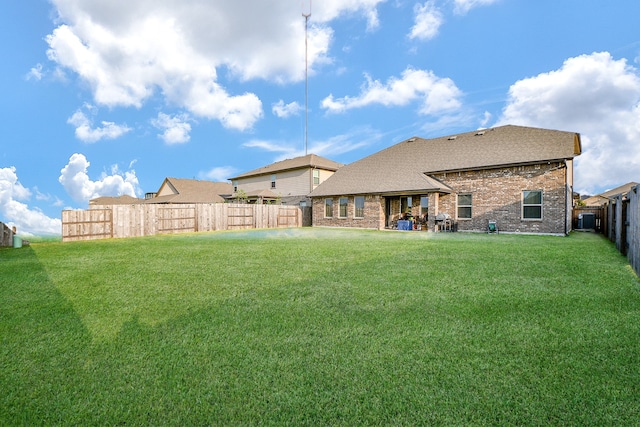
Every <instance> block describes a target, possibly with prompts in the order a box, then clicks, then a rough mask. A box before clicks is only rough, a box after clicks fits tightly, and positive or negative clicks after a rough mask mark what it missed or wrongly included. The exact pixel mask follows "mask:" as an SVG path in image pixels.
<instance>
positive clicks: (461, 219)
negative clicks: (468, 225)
mask: <svg viewBox="0 0 640 427" xmlns="http://www.w3.org/2000/svg"><path fill="white" fill-rule="evenodd" d="M467 195H468V196H471V204H470V205H460V204H458V200H459V199H460V196H467ZM460 207H463V208H467V207H468V208H471V216H470V217H469V218H466V217H462V218H461V217H460V216H459V215H458V212H459V210H458V208H460ZM456 219H457V220H459V221H471V220H472V219H473V193H460V194H457V195H456Z"/></svg>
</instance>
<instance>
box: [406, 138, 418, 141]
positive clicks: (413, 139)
mask: <svg viewBox="0 0 640 427" xmlns="http://www.w3.org/2000/svg"><path fill="white" fill-rule="evenodd" d="M415 140H416V139H415V138H409V139H407V142H413V141H415Z"/></svg>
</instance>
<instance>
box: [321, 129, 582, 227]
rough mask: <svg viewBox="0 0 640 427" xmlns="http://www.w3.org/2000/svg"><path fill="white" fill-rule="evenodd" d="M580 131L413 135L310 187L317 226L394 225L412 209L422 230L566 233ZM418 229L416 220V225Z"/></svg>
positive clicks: (512, 131) (502, 130)
mask: <svg viewBox="0 0 640 427" xmlns="http://www.w3.org/2000/svg"><path fill="white" fill-rule="evenodd" d="M580 152H581V142H580V134H578V133H574V132H563V131H556V130H548V129H538V128H531V127H522V126H513V125H507V126H500V127H496V128H491V129H485V130H481V131H474V132H468V133H462V134H458V135H452V136H445V137H441V138H434V139H422V138H417V137H415V138H410V139H408V140H406V141H403V142H400V143H398V144H396V145H393V146H391V147H389V148H387V149H384V150H382V151H379V152H377V153H375V154H372V155H371V156H368V157H366V158H364V159H361V160H359V161H357V162H354V163H351V164H349V165H347V166H344V167H342V168H340V169H339V170H338V171H336V173H335V174H334V175H333V176H331V177H330V178H329V179H328V180H326V181H325V182H324V183H322V184H321V185H320V186H318V187H317V188H316V189H315V190H314V191H313V192H312V193H311V198H312V200H313V225H314V226H331V227H360V228H374V229H383V228H394V226H395V224H396V220H397V219H398V217H399V216H400V214H411V215H412V216H413V218H414V219H415V220H416V222H417V223H418V224H419V225H420V228H421V229H429V230H434V229H435V228H436V225H442V223H443V222H440V221H441V220H442V219H444V218H446V217H448V218H450V220H451V221H452V222H453V229H457V230H459V231H486V230H487V229H488V223H489V222H490V221H491V222H495V223H496V225H497V228H498V230H499V231H500V232H503V231H505V232H523V233H548V234H566V233H568V232H569V231H570V230H571V214H572V205H573V200H572V193H573V158H574V157H575V156H577V155H579V154H580ZM416 228H417V227H416Z"/></svg>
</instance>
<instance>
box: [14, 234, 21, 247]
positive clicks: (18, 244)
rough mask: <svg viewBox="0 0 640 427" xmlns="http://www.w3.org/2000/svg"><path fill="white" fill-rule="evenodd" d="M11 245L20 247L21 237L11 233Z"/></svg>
mask: <svg viewBox="0 0 640 427" xmlns="http://www.w3.org/2000/svg"><path fill="white" fill-rule="evenodd" d="M13 247H14V248H21V247H22V238H20V237H18V236H16V235H15V234H14V235H13Z"/></svg>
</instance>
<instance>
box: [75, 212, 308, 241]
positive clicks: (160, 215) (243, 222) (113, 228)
mask: <svg viewBox="0 0 640 427" xmlns="http://www.w3.org/2000/svg"><path fill="white" fill-rule="evenodd" d="M302 219H303V215H302V209H301V208H300V207H298V206H287V205H259V204H251V205H249V204H230V203H212V204H203V203H196V204H180V205H178V204H175V205H172V204H135V205H109V206H94V207H92V208H91V209H89V210H79V211H62V241H63V242H70V241H74V240H95V239H107V238H122V237H140V236H152V235H155V234H173V233H190V232H199V231H216V230H239V229H249V228H288V227H302V225H303V222H302Z"/></svg>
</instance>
